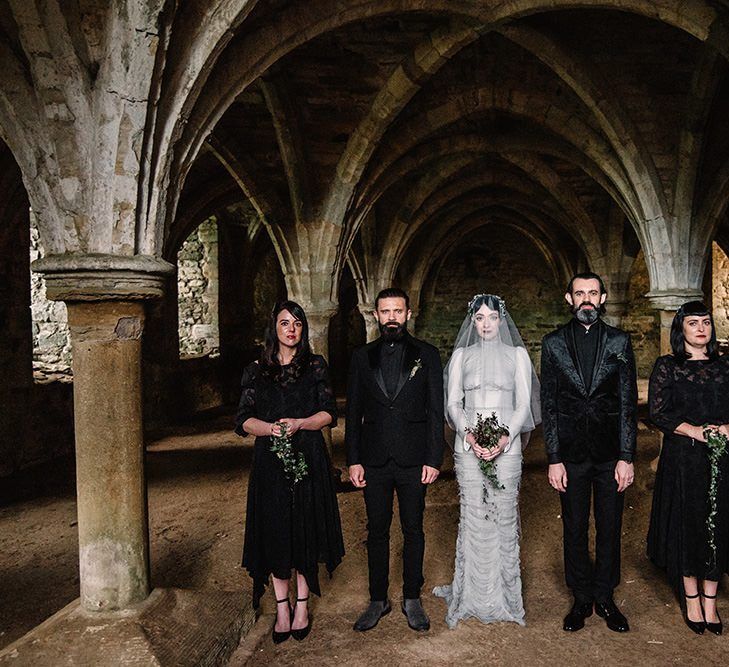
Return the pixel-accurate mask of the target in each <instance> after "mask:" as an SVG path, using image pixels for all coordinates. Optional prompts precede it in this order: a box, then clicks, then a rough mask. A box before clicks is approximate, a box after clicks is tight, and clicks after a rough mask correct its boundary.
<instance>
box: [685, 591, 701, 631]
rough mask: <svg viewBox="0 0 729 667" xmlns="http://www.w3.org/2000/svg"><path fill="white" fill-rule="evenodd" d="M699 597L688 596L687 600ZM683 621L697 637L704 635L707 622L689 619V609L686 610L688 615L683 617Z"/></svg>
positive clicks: (697, 595)
mask: <svg viewBox="0 0 729 667" xmlns="http://www.w3.org/2000/svg"><path fill="white" fill-rule="evenodd" d="M697 597H699V594H698V593H696V595H686V599H687V600H695V599H696V598H697ZM683 620H684V622H685V623H686V625H688V627H689V629H690V630H692V631H693V632H695V633H696V634H697V635H703V634H704V630H705V629H706V621H692V620H691V619H690V618H689V617H688V608H687V609H686V613H685V614H684V616H683Z"/></svg>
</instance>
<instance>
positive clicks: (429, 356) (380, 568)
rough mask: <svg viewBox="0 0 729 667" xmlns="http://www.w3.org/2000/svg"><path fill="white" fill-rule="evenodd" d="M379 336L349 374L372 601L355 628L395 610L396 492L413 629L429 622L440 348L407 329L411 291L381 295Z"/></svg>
mask: <svg viewBox="0 0 729 667" xmlns="http://www.w3.org/2000/svg"><path fill="white" fill-rule="evenodd" d="M373 314H374V316H375V318H376V319H377V321H378V324H379V327H380V333H381V335H380V338H379V339H378V340H376V341H375V342H373V343H370V344H368V345H365V346H363V347H360V348H358V349H357V350H355V352H354V354H353V356H352V362H351V364H350V370H349V378H348V380H347V413H346V417H347V424H346V435H345V441H346V445H347V465H348V466H349V477H350V480H351V481H352V483H353V484H354V486H356V487H357V488H362V489H364V499H365V506H366V509H367V560H368V566H369V590H370V603H369V605H368V607H367V609H366V610H365V611H364V613H362V615H361V616H360V617H359V618H358V619H357V622H356V623H355V624H354V629H355V630H358V631H365V630H370V629H371V628H373V627H375V625H377V622H378V621H379V620H380V618H381V617H382V616H384V615H385V614H387V613H389V612H390V610H391V606H390V601H389V600H388V585H389V564H390V524H391V522H392V503H393V495H394V492H395V491H396V492H397V499H398V505H399V507H400V525H401V527H402V532H403V602H402V611H403V613H404V614H405V615H406V617H407V620H408V625H409V626H410V627H411V628H412V629H413V630H421V631H424V630H428V629H429V628H430V620H429V619H428V616H427V615H426V613H425V611H424V609H423V607H422V604H421V602H420V588H421V586H422V585H423V555H424V551H425V535H424V533H423V511H424V509H425V491H426V489H427V485H428V484H432V483H433V482H434V481H435V480H436V478H437V477H438V471H439V468H440V466H441V463H442V461H443V448H444V444H445V440H444V435H443V368H442V366H441V361H440V356H439V354H438V350H437V349H436V348H435V347H433V346H432V345H429V344H428V343H425V342H423V341H421V340H418V339H417V338H414V337H413V336H410V335H409V334H408V332H407V321H408V320H409V319H410V315H411V312H410V308H409V299H408V296H407V294H406V293H405V292H404V291H402V290H400V289H397V288H390V289H386V290H383V291H382V292H380V293H379V294H378V295H377V298H376V299H375V311H374V313H373Z"/></svg>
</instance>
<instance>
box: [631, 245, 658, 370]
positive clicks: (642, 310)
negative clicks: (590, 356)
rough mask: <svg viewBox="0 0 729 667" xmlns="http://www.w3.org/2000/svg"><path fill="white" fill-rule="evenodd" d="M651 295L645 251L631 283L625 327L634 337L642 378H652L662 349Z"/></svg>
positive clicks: (632, 275) (638, 261) (639, 256)
mask: <svg viewBox="0 0 729 667" xmlns="http://www.w3.org/2000/svg"><path fill="white" fill-rule="evenodd" d="M649 291H650V282H649V278H648V267H647V266H646V263H645V257H644V255H643V251H642V250H641V251H640V252H639V253H638V256H637V257H636V259H635V263H634V264H633V270H632V272H631V274H630V282H629V283H628V312H627V313H626V314H625V316H624V317H623V326H622V328H623V329H625V330H626V331H627V332H628V333H630V336H631V340H632V342H633V351H634V352H635V364H636V368H637V370H638V377H642V378H645V377H648V376H649V375H650V373H651V370H652V369H653V364H654V363H655V361H656V359H657V358H658V355H659V354H660V349H661V329H660V323H659V319H658V311H657V310H655V309H654V308H652V307H651V305H650V302H649V301H648V299H646V298H645V294H647V293H648V292H649Z"/></svg>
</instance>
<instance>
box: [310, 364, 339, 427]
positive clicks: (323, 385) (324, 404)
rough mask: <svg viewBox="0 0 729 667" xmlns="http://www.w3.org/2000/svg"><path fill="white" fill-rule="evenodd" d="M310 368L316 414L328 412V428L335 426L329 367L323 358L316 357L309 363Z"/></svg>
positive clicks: (335, 412)
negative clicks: (313, 383) (316, 407)
mask: <svg viewBox="0 0 729 667" xmlns="http://www.w3.org/2000/svg"><path fill="white" fill-rule="evenodd" d="M311 367H312V370H313V372H314V379H315V380H316V399H317V406H318V410H317V412H328V413H329V414H330V415H331V416H332V423H331V424H329V427H330V428H334V427H335V426H336V425H337V401H336V399H335V398H334V392H333V391H332V383H331V380H330V379H329V367H328V366H327V362H326V361H324V357H321V356H319V355H316V356H314V357H313V359H312V361H311Z"/></svg>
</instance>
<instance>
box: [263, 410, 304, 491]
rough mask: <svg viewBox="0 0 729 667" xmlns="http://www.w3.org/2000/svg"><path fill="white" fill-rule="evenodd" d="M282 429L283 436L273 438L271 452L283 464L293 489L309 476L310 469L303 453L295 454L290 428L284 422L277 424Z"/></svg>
mask: <svg viewBox="0 0 729 667" xmlns="http://www.w3.org/2000/svg"><path fill="white" fill-rule="evenodd" d="M276 423H277V424H278V425H279V426H280V427H281V435H272V436H271V451H272V452H273V453H274V454H275V455H276V456H278V458H279V460H280V461H281V463H283V467H284V473H285V474H286V477H287V478H288V480H289V481H290V482H291V488H293V487H294V486H295V485H296V483H297V482H300V481H301V480H302V479H304V477H306V475H308V474H309V468H308V466H307V465H306V461H305V460H304V455H303V454H302V453H301V452H295V451H294V446H293V443H292V442H291V436H290V435H289V434H288V426H287V425H286V424H284V423H282V422H276Z"/></svg>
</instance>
